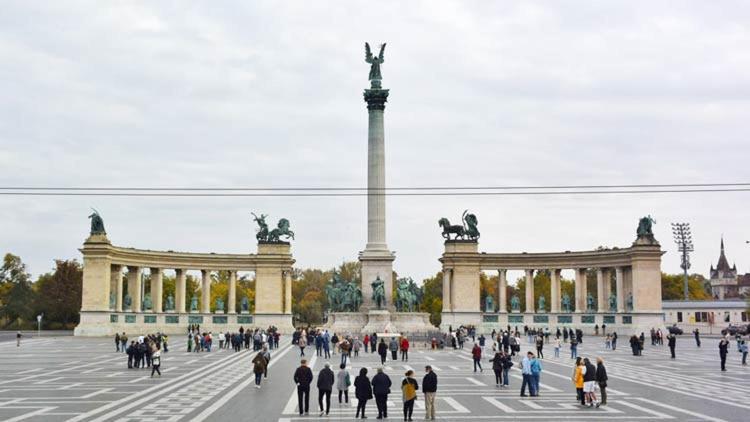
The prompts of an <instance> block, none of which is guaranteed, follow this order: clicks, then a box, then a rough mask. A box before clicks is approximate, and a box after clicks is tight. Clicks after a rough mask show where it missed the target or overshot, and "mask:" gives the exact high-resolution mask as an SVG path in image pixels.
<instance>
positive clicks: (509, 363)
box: [502, 353, 513, 388]
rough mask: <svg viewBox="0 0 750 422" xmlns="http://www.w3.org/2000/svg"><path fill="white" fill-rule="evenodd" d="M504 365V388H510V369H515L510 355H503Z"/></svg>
mask: <svg viewBox="0 0 750 422" xmlns="http://www.w3.org/2000/svg"><path fill="white" fill-rule="evenodd" d="M502 364H503V387H505V388H508V387H510V377H509V376H508V372H509V371H510V368H512V367H513V359H511V357H510V355H509V354H507V353H503V357H502Z"/></svg>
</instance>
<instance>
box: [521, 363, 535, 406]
mask: <svg viewBox="0 0 750 422" xmlns="http://www.w3.org/2000/svg"><path fill="white" fill-rule="evenodd" d="M533 357H534V354H533V353H531V352H528V353H527V354H526V356H525V357H524V358H523V360H521V377H522V381H521V397H526V386H527V385H528V386H529V394H531V395H532V396H533V395H534V387H533V382H532V379H531V359H532V358H533Z"/></svg>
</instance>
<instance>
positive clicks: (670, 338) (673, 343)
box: [667, 333, 677, 359]
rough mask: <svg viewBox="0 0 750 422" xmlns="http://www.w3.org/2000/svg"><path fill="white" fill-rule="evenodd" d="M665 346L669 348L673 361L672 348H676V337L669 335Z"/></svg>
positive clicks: (672, 334)
mask: <svg viewBox="0 0 750 422" xmlns="http://www.w3.org/2000/svg"><path fill="white" fill-rule="evenodd" d="M667 345H668V346H669V352H670V353H671V354H672V359H674V358H675V355H674V348H675V346H677V336H676V335H674V333H669V335H668V336H667Z"/></svg>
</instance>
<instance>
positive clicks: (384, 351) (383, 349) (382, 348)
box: [378, 338, 388, 365]
mask: <svg viewBox="0 0 750 422" xmlns="http://www.w3.org/2000/svg"><path fill="white" fill-rule="evenodd" d="M378 354H379V355H380V364H381V365H385V357H386V356H387V355H388V345H387V344H385V339H382V338H381V339H380V343H378Z"/></svg>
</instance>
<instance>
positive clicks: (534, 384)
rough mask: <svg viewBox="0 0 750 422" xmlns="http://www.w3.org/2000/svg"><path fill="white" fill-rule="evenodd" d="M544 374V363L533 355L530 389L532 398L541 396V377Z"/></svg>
mask: <svg viewBox="0 0 750 422" xmlns="http://www.w3.org/2000/svg"><path fill="white" fill-rule="evenodd" d="M541 374H542V363H541V362H539V359H537V358H536V357H534V355H533V354H531V387H530V388H529V390H530V392H531V395H532V397H536V396H538V395H539V377H540V376H541Z"/></svg>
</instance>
